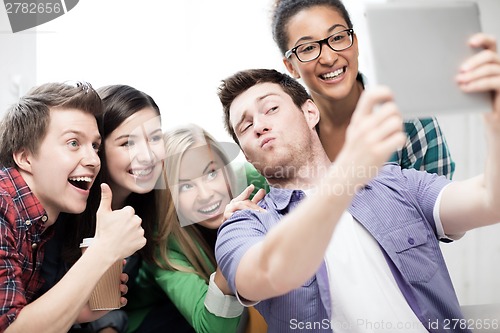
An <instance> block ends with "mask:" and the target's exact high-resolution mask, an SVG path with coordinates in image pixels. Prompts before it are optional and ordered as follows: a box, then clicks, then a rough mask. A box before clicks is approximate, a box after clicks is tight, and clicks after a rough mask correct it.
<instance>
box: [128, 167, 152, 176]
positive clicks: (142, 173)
mask: <svg viewBox="0 0 500 333" xmlns="http://www.w3.org/2000/svg"><path fill="white" fill-rule="evenodd" d="M151 172H153V168H149V169H141V170H131V173H132V174H133V175H134V176H137V177H144V176H147V175H149V174H150V173H151Z"/></svg>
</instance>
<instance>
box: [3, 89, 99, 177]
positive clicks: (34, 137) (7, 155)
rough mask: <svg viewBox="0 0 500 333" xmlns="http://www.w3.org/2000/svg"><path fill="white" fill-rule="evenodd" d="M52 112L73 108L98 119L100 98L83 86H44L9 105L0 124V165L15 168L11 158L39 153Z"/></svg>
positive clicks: (92, 90)
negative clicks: (27, 152) (17, 153)
mask: <svg viewBox="0 0 500 333" xmlns="http://www.w3.org/2000/svg"><path fill="white" fill-rule="evenodd" d="M51 108H72V109H78V110H81V111H83V112H86V113H90V114H92V115H94V116H95V117H97V116H98V115H100V114H101V113H102V103H101V99H100V97H99V95H97V93H96V92H95V90H94V89H93V88H92V86H91V85H90V84H89V83H86V82H76V83H71V84H70V83H46V84H43V85H40V86H38V87H35V88H33V89H32V90H30V91H29V92H28V93H27V94H26V95H25V96H23V97H21V98H20V99H19V101H18V102H17V103H16V104H14V105H12V106H11V107H10V108H9V109H8V110H7V112H6V114H5V115H4V116H3V118H2V120H1V121H0V164H1V165H2V166H5V167H15V166H16V163H15V161H14V157H13V154H14V153H15V152H18V151H19V150H21V149H27V150H28V151H30V152H31V153H33V154H36V153H37V152H38V148H39V147H40V143H41V142H42V141H43V139H44V138H45V135H46V134H47V128H48V126H49V123H50V109H51Z"/></svg>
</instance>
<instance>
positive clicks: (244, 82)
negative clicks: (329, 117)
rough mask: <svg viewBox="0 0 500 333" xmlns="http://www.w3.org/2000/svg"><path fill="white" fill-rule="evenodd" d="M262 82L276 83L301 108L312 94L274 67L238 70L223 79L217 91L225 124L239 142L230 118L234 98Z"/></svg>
mask: <svg viewBox="0 0 500 333" xmlns="http://www.w3.org/2000/svg"><path fill="white" fill-rule="evenodd" d="M260 83H276V84H278V85H280V86H281V88H282V89H283V91H284V92H285V93H286V94H288V95H289V96H290V97H291V98H292V100H293V102H294V104H295V105H296V106H297V107H298V108H300V107H302V105H304V103H305V102H307V100H309V99H311V96H310V95H309V94H308V93H307V90H306V89H305V88H304V87H303V86H302V85H301V84H300V83H299V82H298V81H297V80H295V79H294V78H292V77H291V76H289V75H287V74H284V73H281V72H278V71H276V70H274V69H249V70H244V71H240V72H237V73H236V74H233V75H232V76H230V77H228V78H227V79H225V80H222V83H221V85H220V86H219V89H218V91H217V94H218V95H219V99H220V101H221V103H222V107H223V111H224V126H225V128H226V130H227V131H228V133H229V134H230V135H231V137H232V138H233V140H234V141H235V142H236V143H238V144H239V141H238V138H237V137H236V133H235V132H234V128H233V127H232V126H231V122H230V119H229V109H230V108H231V104H232V103H233V101H234V99H235V98H236V97H238V96H239V95H241V94H242V93H244V92H245V91H246V90H248V89H250V88H251V87H253V86H255V85H257V84H260Z"/></svg>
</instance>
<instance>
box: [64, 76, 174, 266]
mask: <svg viewBox="0 0 500 333" xmlns="http://www.w3.org/2000/svg"><path fill="white" fill-rule="evenodd" d="M97 93H98V94H99V96H100V97H101V99H102V103H103V113H102V116H100V117H98V118H97V124H98V126H99V130H100V133H101V137H102V142H104V141H105V139H106V138H107V137H108V136H109V135H110V134H111V133H112V132H113V131H114V130H115V129H116V128H117V127H118V126H120V125H121V124H122V123H123V122H124V121H125V120H126V119H128V118H129V117H130V116H132V115H133V114H135V113H136V112H138V111H140V110H142V109H144V108H146V107H150V108H152V109H154V110H155V111H156V112H157V114H158V116H160V109H159V108H158V105H157V104H156V103H155V101H154V100H153V98H151V96H149V95H148V94H146V93H144V92H142V91H139V90H137V89H135V88H133V87H130V86H127V85H111V86H106V87H102V88H99V89H97ZM105 149H106V147H105V145H104V144H102V146H101V150H100V151H99V157H100V158H101V171H100V172H99V175H98V177H97V179H96V181H95V182H94V185H93V186H92V188H91V189H90V195H89V199H88V200H87V208H86V209H85V211H84V212H83V213H82V214H80V215H78V216H76V218H75V219H76V223H74V225H73V226H71V228H74V229H76V230H75V232H72V233H69V234H73V235H75V237H74V238H73V237H72V238H71V239H68V241H67V242H66V246H65V250H64V252H63V256H64V258H65V260H66V261H68V262H70V263H74V262H75V261H76V260H78V258H79V257H80V250H79V247H78V244H79V242H81V240H82V239H83V238H86V237H92V236H93V235H94V234H95V225H96V212H97V209H98V208H99V203H100V200H101V190H100V184H101V183H102V182H108V180H109V173H108V169H107V164H106V158H105V156H106V154H105V153H106V152H105ZM157 191H163V190H152V191H150V192H148V193H145V194H137V193H131V194H130V195H129V196H128V198H127V199H126V202H125V205H128V206H132V207H133V208H134V210H135V213H136V214H137V215H138V216H139V217H141V219H142V228H143V229H144V236H145V237H146V239H147V240H148V242H147V243H146V246H144V247H143V248H142V249H141V250H140V251H139V253H140V254H141V257H142V258H143V259H146V260H148V261H152V260H153V253H154V248H153V242H151V241H150V240H152V239H153V232H154V228H155V225H156V223H157V220H158V218H159V217H158V213H157V207H156V195H157V193H156V192H157ZM164 204H165V205H166V204H168V203H164ZM69 223H71V222H69Z"/></svg>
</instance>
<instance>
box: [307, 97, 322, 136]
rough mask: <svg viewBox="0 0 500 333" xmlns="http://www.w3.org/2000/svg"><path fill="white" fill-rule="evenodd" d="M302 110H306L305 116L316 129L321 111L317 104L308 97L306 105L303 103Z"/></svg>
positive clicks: (311, 126)
mask: <svg viewBox="0 0 500 333" xmlns="http://www.w3.org/2000/svg"><path fill="white" fill-rule="evenodd" d="M302 111H303V112H304V116H305V117H306V121H307V123H308V124H309V127H310V128H311V129H314V128H315V127H316V125H317V124H318V123H319V119H320V116H321V113H320V111H319V109H318V107H317V106H316V104H315V103H314V102H313V101H312V100H310V99H308V100H307V101H306V102H305V103H304V105H302Z"/></svg>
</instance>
